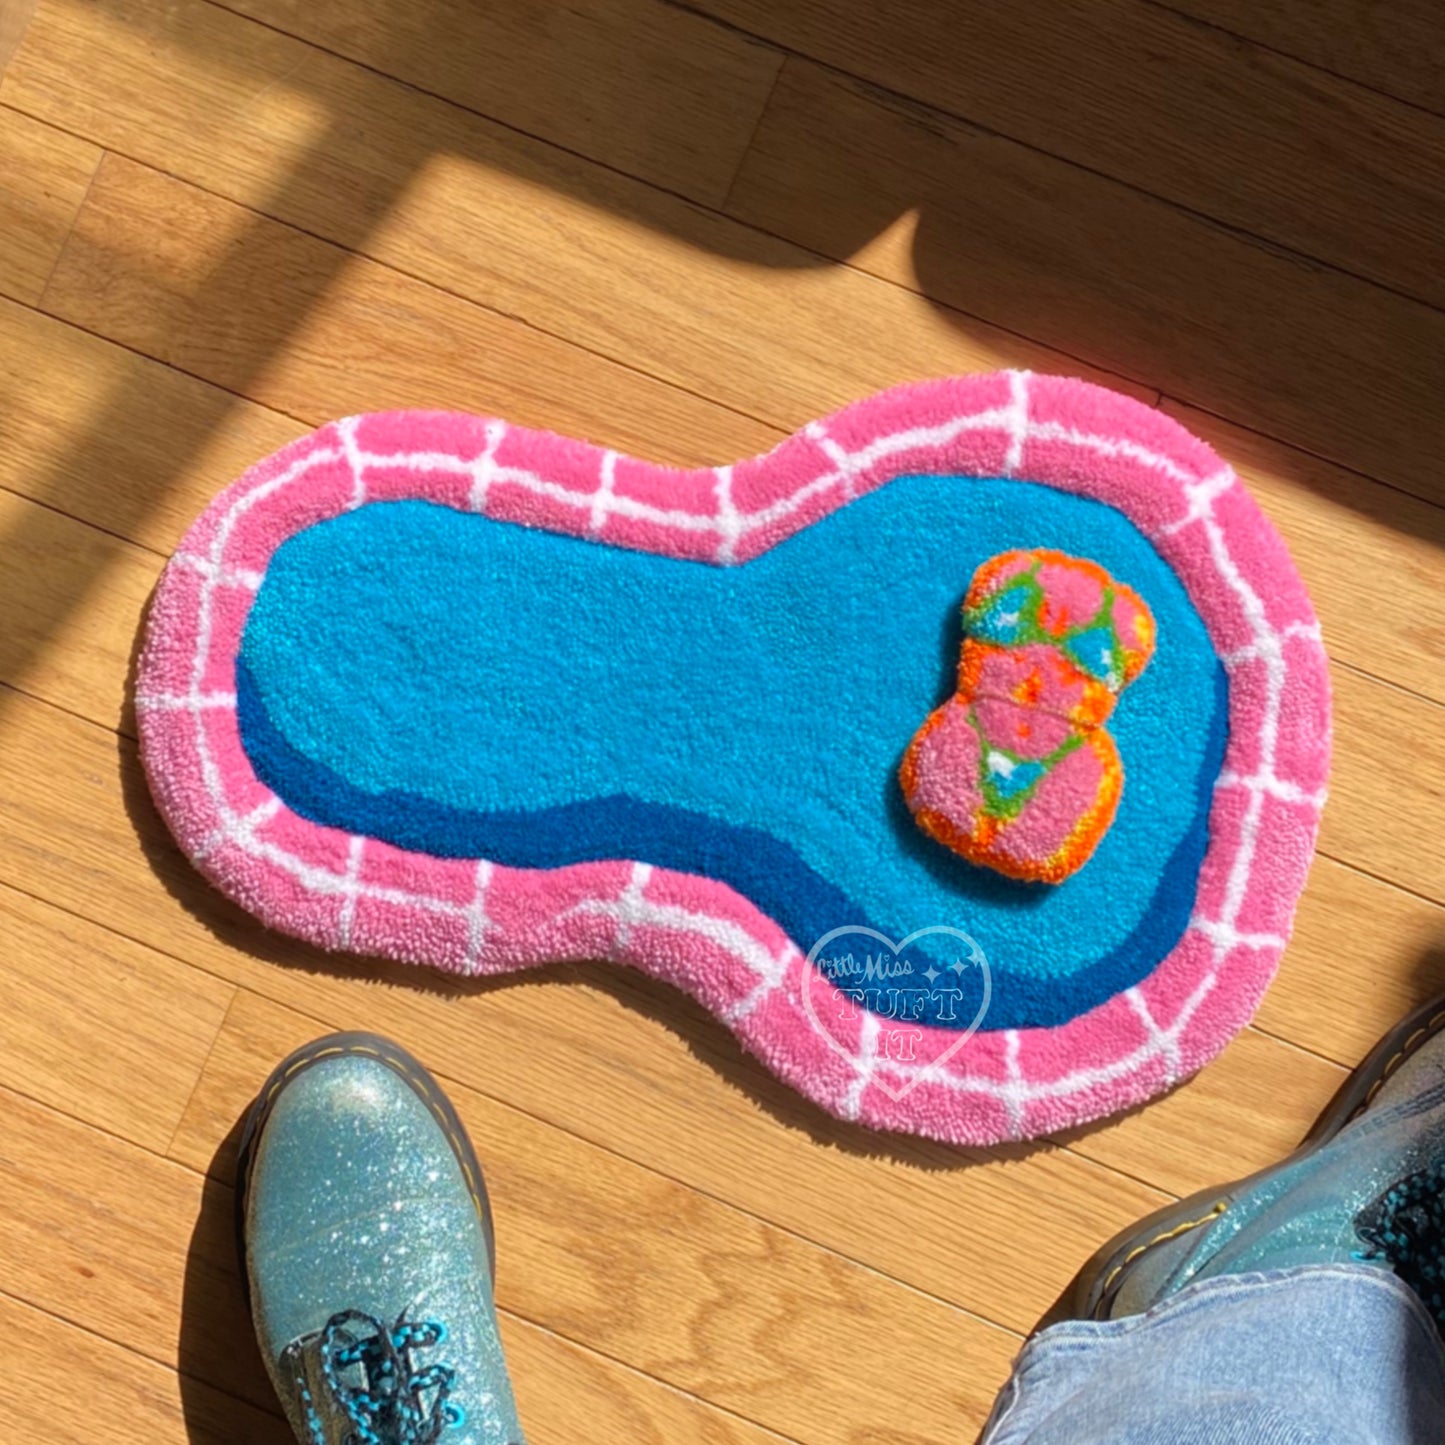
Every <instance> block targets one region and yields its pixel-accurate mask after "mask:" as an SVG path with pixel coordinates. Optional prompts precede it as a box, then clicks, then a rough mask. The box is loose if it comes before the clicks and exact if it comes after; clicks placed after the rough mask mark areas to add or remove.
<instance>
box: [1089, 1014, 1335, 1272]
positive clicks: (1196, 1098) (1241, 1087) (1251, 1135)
mask: <svg viewBox="0 0 1445 1445" xmlns="http://www.w3.org/2000/svg"><path fill="white" fill-rule="evenodd" d="M1344 1076H1345V1070H1344V1069H1342V1068H1340V1067H1339V1065H1337V1064H1332V1063H1330V1062H1328V1061H1327V1060H1325V1059H1321V1058H1318V1057H1316V1056H1315V1055H1314V1054H1309V1053H1305V1052H1304V1051H1303V1050H1301V1049H1297V1048H1294V1047H1293V1046H1291V1045H1290V1044H1286V1043H1282V1042H1281V1041H1280V1040H1278V1039H1272V1038H1268V1037H1266V1036H1265V1035H1264V1034H1261V1033H1259V1032H1258V1031H1257V1030H1255V1029H1252V1028H1251V1029H1245V1030H1244V1032H1243V1033H1241V1034H1239V1035H1238V1036H1237V1037H1236V1038H1235V1039H1234V1041H1233V1042H1232V1043H1231V1044H1230V1045H1229V1046H1228V1047H1227V1048H1226V1049H1225V1051H1224V1052H1223V1053H1222V1054H1221V1055H1220V1056H1219V1058H1218V1059H1216V1060H1215V1062H1214V1063H1212V1064H1210V1065H1209V1066H1208V1067H1207V1068H1205V1069H1202V1070H1200V1072H1199V1073H1197V1074H1195V1075H1194V1077H1193V1078H1192V1079H1189V1080H1187V1081H1186V1082H1185V1083H1183V1084H1180V1085H1179V1087H1178V1088H1176V1089H1174V1090H1172V1091H1171V1092H1170V1093H1168V1094H1166V1095H1165V1096H1164V1097H1163V1098H1161V1099H1156V1100H1154V1101H1153V1102H1151V1103H1150V1104H1149V1105H1148V1106H1147V1107H1145V1108H1142V1109H1134V1110H1131V1111H1130V1112H1128V1113H1126V1114H1121V1115H1119V1116H1117V1117H1116V1118H1113V1119H1109V1120H1107V1121H1106V1122H1104V1123H1103V1124H1100V1125H1096V1126H1094V1127H1093V1128H1091V1129H1089V1130H1087V1131H1078V1132H1077V1133H1070V1134H1068V1135H1065V1136H1064V1137H1065V1138H1067V1139H1068V1140H1069V1142H1070V1143H1071V1145H1072V1147H1073V1148H1075V1149H1077V1150H1078V1151H1079V1153H1081V1154H1086V1155H1088V1157H1089V1158H1091V1159H1097V1160H1099V1162H1100V1163H1103V1164H1107V1165H1109V1166H1110V1167H1111V1168H1113V1169H1119V1170H1122V1171H1123V1172H1124V1173H1126V1174H1131V1175H1134V1176H1135V1177H1136V1178H1143V1179H1148V1180H1149V1181H1150V1182H1151V1183H1156V1184H1158V1185H1160V1186H1161V1187H1163V1188H1166V1189H1168V1190H1169V1191H1170V1192H1171V1193H1173V1194H1179V1195H1184V1194H1193V1193H1194V1192H1195V1191H1196V1190H1198V1189H1207V1188H1210V1187H1211V1186H1213V1185H1216V1184H1226V1183H1229V1182H1231V1181H1233V1180H1235V1179H1240V1178H1242V1177H1243V1176H1244V1175H1246V1174H1250V1173H1253V1172H1254V1171H1255V1170H1256V1169H1262V1168H1264V1167H1265V1165H1267V1164H1271V1163H1273V1162H1274V1161H1275V1160H1277V1159H1281V1158H1283V1157H1284V1156H1285V1155H1286V1154H1288V1153H1289V1152H1290V1150H1291V1149H1293V1148H1294V1147H1295V1146H1296V1145H1297V1144H1298V1143H1299V1141H1300V1140H1301V1139H1302V1138H1303V1137H1304V1135H1305V1133H1306V1131H1307V1130H1308V1129H1309V1126H1310V1125H1311V1124H1312V1123H1313V1122H1314V1120H1315V1118H1316V1116H1317V1115H1318V1114H1319V1112H1320V1111H1321V1110H1322V1109H1323V1108H1324V1106H1325V1105H1326V1104H1327V1103H1328V1102H1329V1100H1330V1096H1331V1095H1332V1094H1333V1093H1334V1091H1335V1090H1336V1089H1337V1088H1338V1087H1339V1084H1340V1081H1341V1079H1343V1078H1344ZM1100 1243H1101V1244H1102V1243H1103V1241H1102V1240H1100Z"/></svg>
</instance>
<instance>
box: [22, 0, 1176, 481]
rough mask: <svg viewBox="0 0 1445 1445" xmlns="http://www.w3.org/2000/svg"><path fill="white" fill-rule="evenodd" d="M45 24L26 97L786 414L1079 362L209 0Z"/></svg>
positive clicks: (116, 139) (111, 0)
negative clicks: (946, 381)
mask: <svg viewBox="0 0 1445 1445" xmlns="http://www.w3.org/2000/svg"><path fill="white" fill-rule="evenodd" d="M38 29H39V31H40V36H41V39H43V40H44V55H45V56H50V57H51V58H50V59H48V60H47V59H44V57H43V56H42V54H41V48H40V40H37V41H36V42H35V43H34V44H33V45H32V46H31V48H30V49H29V50H27V55H26V60H27V63H26V64H24V65H22V66H20V67H19V68H18V70H17V74H16V77H15V78H14V80H13V82H12V85H11V89H10V91H9V92H7V93H9V94H11V95H12V96H13V97H14V99H15V101H16V103H18V104H23V105H24V106H26V107H27V108H28V109H31V110H33V111H34V112H35V113H36V114H38V115H45V116H67V117H74V116H77V115H78V116H79V117H81V118H82V119H81V122H80V123H82V124H83V125H84V127H85V129H86V131H87V133H88V134H96V135H100V136H102V137H104V139H105V142H106V144H107V145H108V146H109V147H110V148H111V149H112V150H115V151H117V152H120V153H123V154H125V155H127V156H130V157H132V158H134V159H137V160H140V161H143V162H146V163H147V164H150V165H154V166H156V167H157V168H159V169H163V170H165V171H166V172H168V173H169V174H171V175H176V176H179V177H182V178H183V179H185V180H188V181H191V182H193V183H194V184H196V185H197V186H201V187H204V188H206V189H207V190H210V191H212V192H214V193H216V194H219V195H223V196H226V197H227V198H229V199H231V200H234V201H236V202H237V203H239V204H242V205H246V206H248V207H252V208H254V209H257V210H259V211H261V212H264V213H265V214H268V215H270V216H272V217H274V218H275V219H278V220H281V221H284V222H286V223H288V224H290V225H293V226H296V227H298V228H300V229H303V230H305V231H307V232H309V233H311V234H313V235H316V236H322V237H325V238H326V239H328V240H331V241H333V242H335V243H337V244H338V245H340V246H344V247H347V248H349V249H351V250H354V251H357V252H360V253H362V254H365V255H367V256H370V257H372V258H373V259H375V260H378V261H381V262H383V263H385V264H387V265H388V266H392V267H395V268H397V269H399V270H402V271H404V272H406V273H408V274H410V275H412V276H415V277H418V278H421V279H423V280H426V281H429V282H431V283H433V284H434V285H436V286H438V287H441V288H443V289H445V290H447V291H450V292H453V293H455V294H457V295H459V296H463V297H466V298H467V299H469V300H472V301H475V302H477V303H478V304H480V305H483V306H486V307H489V308H492V309H494V310H497V311H500V312H503V313H505V314H506V315H507V316H512V317H518V318H521V319H523V320H525V321H527V322H529V323H531V324H532V325H534V326H536V327H538V328H539V329H541V330H543V331H546V332H547V333H548V334H549V335H551V336H555V337H560V338H562V339H565V340H568V341H573V342H575V343H577V344H578V345H581V346H585V347H586V348H588V349H589V350H592V351H595V352H598V353H599V354H601V355H605V356H608V357H611V358H614V359H617V360H620V361H622V362H624V363H626V364H627V365H629V366H633V367H637V368H640V369H642V370H645V371H646V372H647V373H648V374H649V375H652V376H657V377H662V378H665V379H667V380H669V381H672V382H674V383H675V384H676V385H678V386H680V387H684V388H686V389H687V390H689V391H694V392H698V393H700V394H703V395H706V396H709V397H712V398H714V399H717V400H721V401H724V402H726V403H727V404H728V405H730V406H732V407H734V408H735V409H737V410H739V411H742V412H745V413H746V414H748V415H750V416H755V417H759V418H761V419H763V420H765V421H768V422H770V423H772V424H774V425H776V426H779V427H785V428H793V427H797V426H800V425H802V424H803V423H805V422H806V421H809V420H811V419H812V418H813V417H815V416H817V415H819V414H821V413H824V412H827V411H829V410H831V409H833V408H834V407H837V406H840V405H842V404H843V403H845V402H847V401H851V400H853V399H854V398H855V397H857V396H859V395H863V394H865V393H867V392H869V391H872V390H876V389H878V388H880V387H883V386H887V385H889V384H891V383H894V382H897V381H901V380H906V379H911V378H914V377H917V376H919V375H920V374H945V373H948V372H950V371H977V370H986V369H989V368H993V367H998V366H1005V365H1017V366H1025V367H1031V368H1033V369H1035V370H1046V371H1060V370H1073V371H1078V370H1079V369H1080V364H1079V363H1077V362H1075V361H1073V360H1071V359H1070V358H1068V357H1065V356H1061V355H1059V354H1057V353H1052V352H1050V351H1048V350H1047V349H1046V348H1042V347H1039V346H1037V345H1035V344H1033V343H1031V342H1027V341H1024V340H1022V339H1020V338H1018V337H1016V336H1012V335H1009V334H1008V333H1006V332H1003V331H1000V330H998V329H997V328H994V327H990V326H987V325H984V324H983V323H980V322H977V321H974V320H972V319H971V318H966V317H961V316H956V315H951V314H949V313H947V312H940V311H939V310H938V308H936V307H935V306H932V305H928V304H926V303H922V302H920V300H919V298H918V297H917V296H915V295H911V294H909V293H908V292H906V291H903V290H901V289H900V288H898V287H895V286H890V285H885V284H881V283H880V282H879V281H878V280H877V279H876V278H874V277H871V276H867V275H864V274H862V273H861V272H859V271H857V270H855V269H852V268H847V267H827V268H821V269H820V267H819V265H818V258H817V257H816V256H815V255H813V254H811V253H809V252H806V251H804V250H802V249H800V248H799V247H797V246H793V245H790V244H788V243H787V242H783V241H779V240H777V239H775V238H773V237H770V236H766V235H763V234H761V233H759V232H758V231H756V230H754V229H753V228H751V227H748V226H744V225H741V224H739V223H738V222H736V221H732V220H728V219H726V218H724V217H722V216H719V215H717V214H715V213H713V212H710V211H705V210H703V209H701V208H699V207H697V206H694V205H690V204H688V203H686V202H684V201H682V200H679V199H678V198H676V197H674V196H670V195H666V194H663V193H662V192H659V191H657V190H655V189H653V188H651V187H649V186H645V185H642V184H640V183H638V182H637V181H635V180H632V179H629V178H627V177H625V176H620V175H618V174H616V173H615V172H612V171H609V170H606V169H604V168H602V167H600V166H597V165H594V164H590V163H588V162H586V161H584V160H581V159H579V158H578V157H576V156H573V155H569V154H567V153H565V152H562V151H559V150H557V149H556V148H555V147H552V146H548V145H545V144H542V143H540V142H538V141H536V140H534V139H532V138H530V137H527V136H522V135H518V134H517V133H516V132H514V131H511V130H508V129H507V128H505V127H503V126H499V125H496V124H495V123H492V122H489V121H485V120H482V119H480V118H478V117H476V116H474V115H471V114H469V113H468V112H465V111H461V110H459V109H457V107H455V106H451V105H447V104H445V103H443V102H440V101H437V100H435V99H433V98H430V97H427V96H425V95H421V94H419V93H418V92H416V91H414V90H411V89H408V88H406V87H404V86H401V85H398V84H396V83H395V82H393V81H389V80H387V79H385V78H383V77H381V76H378V75H375V74H373V73H371V72H369V71H366V70H363V69H361V68H360V67H358V66H356V65H353V64H350V63H347V62H345V61H341V60H338V59H336V58H335V57H334V56H329V55H325V54H322V53H320V52H317V51H315V50H312V49H310V48H309V47H306V46H304V45H301V44H299V43H296V42H285V41H284V38H283V37H279V36H277V35H276V34H275V33H274V32H271V31H268V30H265V29H264V28H262V27H261V26H259V25H255V24H253V23H250V22H248V21H245V20H243V19H240V18H238V17H236V16H234V15H230V14H227V13H226V12H224V11H220V10H217V9H216V8H215V7H214V6H211V5H207V4H203V3H201V0H180V3H178V4H176V5H174V6H167V7H164V8H163V9H157V8H156V7H155V6H149V5H143V4H140V3H137V0H101V3H99V4H85V5H78V6H73V7H72V6H68V5H64V4H61V5H54V6H49V7H47V9H46V10H45V12H43V15H42V19H41V22H40V23H39V26H38ZM198 30H200V31H203V33H204V35H205V36H206V43H207V46H208V47H210V48H213V49H215V50H216V51H219V52H224V53H226V54H237V55H241V56H244V57H246V59H247V64H248V67H249V71H248V80H249V82H250V83H249V85H248V88H247V90H246V92H245V93H244V96H242V95H240V94H237V95H236V96H235V98H234V99H232V98H231V95H230V94H229V93H228V92H224V91H223V96H225V99H226V102H227V103H222V104H218V103H217V100H216V97H215V96H214V95H213V94H212V93H211V91H210V89H209V88H208V87H207V86H205V85H203V84H201V83H199V82H198V80H197V79H195V78H194V77H192V76H191V72H190V71H189V70H188V69H187V68H186V67H185V66H184V65H183V63H182V59H181V57H182V56H183V54H184V51H185V48H186V44H187V40H188V39H189V40H190V42H191V43H194V36H193V34H192V32H194V31H198ZM52 32H53V34H52ZM117 51H118V52H119V55H120V57H121V58H122V59H123V61H124V74H125V77H126V81H127V83H126V84H125V85H124V86H123V87H117V88H116V89H114V90H112V91H110V92H109V93H107V95H106V96H104V97H103V98H102V97H97V96H95V95H93V94H92V93H91V91H90V90H89V88H88V87H86V86H85V85H84V83H83V80H82V75H83V71H84V68H85V66H86V65H87V64H93V65H96V66H104V65H107V64H115V63H116V62H115V59H114V56H115V53H116V52H117ZM108 57H110V58H109V59H108ZM177 73H179V75H180V77H181V81H180V83H177V81H176V80H174V79H173V76H175V75H176V74H177ZM264 77H270V78H271V81H270V83H269V84H268V83H265V82H264V79H263V78H264ZM188 82H189V83H188ZM178 111H179V114H178ZM318 115H320V116H324V117H326V120H325V122H324V136H323V137H318V136H317V133H316V132H317V116H318ZM178 125H180V127H181V128H180V130H179V132H178ZM143 223H146V224H148V223H149V222H148V221H146V222H143ZM720 257H725V258H726V261H725V262H721V261H720V260H719V258H720ZM125 264H126V261H125V258H123V257H114V258H112V259H111V262H110V267H109V270H110V271H111V272H116V271H118V270H120V268H121V267H122V266H124V265H125ZM1085 370H1086V374H1087V368H1085ZM1093 374H1094V375H1095V377H1096V379H1099V380H1105V381H1109V380H1111V378H1108V377H1106V376H1104V375H1103V374H1102V373H1093ZM1112 380H1113V381H1114V384H1116V385H1119V384H1122V385H1124V386H1125V388H1126V389H1129V387H1128V384H1127V383H1120V382H1119V381H1118V379H1117V378H1113V379H1112ZM1133 390H1134V391H1135V392H1136V394H1138V395H1140V396H1142V397H1143V398H1144V399H1146V400H1152V399H1153V397H1154V395H1155V393H1154V392H1153V390H1152V389H1150V388H1146V387H1138V388H1133ZM725 459H728V458H723V457H719V456H713V457H710V458H709V460H725Z"/></svg>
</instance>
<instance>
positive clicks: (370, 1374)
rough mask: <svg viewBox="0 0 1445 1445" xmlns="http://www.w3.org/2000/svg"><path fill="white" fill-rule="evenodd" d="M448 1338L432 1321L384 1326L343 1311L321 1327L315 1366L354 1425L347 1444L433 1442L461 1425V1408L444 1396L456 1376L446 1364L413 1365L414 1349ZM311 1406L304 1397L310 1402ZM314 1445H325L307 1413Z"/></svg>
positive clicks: (419, 1444)
mask: <svg viewBox="0 0 1445 1445" xmlns="http://www.w3.org/2000/svg"><path fill="white" fill-rule="evenodd" d="M446 1338H447V1331H446V1326H445V1325H443V1324H441V1323H440V1322H439V1321H437V1320H408V1319H407V1318H406V1316H405V1314H404V1313H403V1314H402V1315H401V1316H400V1317H399V1318H398V1319H397V1321H396V1323H395V1324H393V1325H386V1324H384V1323H383V1322H382V1321H381V1320H379V1319H376V1318H374V1317H373V1316H372V1315H368V1314H363V1313H362V1312H361V1311H360V1310H342V1311H341V1312H340V1313H339V1314H334V1315H332V1317H331V1318H330V1319H329V1320H328V1321H327V1322H326V1326H325V1328H324V1329H323V1330H322V1332H321V1341H320V1350H321V1370H322V1374H323V1375H324V1377H325V1379H326V1383H327V1385H328V1387H329V1388H330V1390H331V1393H332V1396H333V1398H334V1399H335V1401H336V1404H337V1405H338V1406H339V1407H340V1408H341V1410H342V1411H343V1412H344V1413H345V1415H346V1417H347V1419H348V1420H350V1422H351V1425H352V1429H351V1431H350V1433H349V1434H348V1435H347V1437H346V1442H345V1445H432V1442H434V1441H436V1440H439V1439H440V1438H441V1435H442V1432H443V1431H444V1430H446V1429H448V1428H449V1427H451V1426H456V1425H460V1424H462V1423H463V1422H464V1421H465V1419H466V1413H465V1412H464V1411H463V1410H462V1408H461V1406H460V1405H458V1404H456V1403H455V1402H453V1401H452V1400H450V1399H449V1398H448V1397H449V1396H450V1394H451V1389H452V1380H453V1378H454V1376H455V1374H456V1371H455V1370H453V1369H452V1368H451V1367H450V1366H449V1365H443V1364H439V1363H432V1364H426V1365H418V1363H417V1362H416V1361H415V1359H414V1358H413V1355H414V1352H415V1351H418V1350H431V1349H435V1348H436V1347H437V1346H438V1345H441V1344H444V1343H445V1342H446ZM308 1404H309V1402H308ZM311 1429H312V1434H313V1441H314V1445H325V1442H324V1441H323V1440H322V1439H321V1436H320V1434H319V1429H320V1425H319V1421H317V1420H316V1419H315V1417H314V1415H313V1418H312V1423H311Z"/></svg>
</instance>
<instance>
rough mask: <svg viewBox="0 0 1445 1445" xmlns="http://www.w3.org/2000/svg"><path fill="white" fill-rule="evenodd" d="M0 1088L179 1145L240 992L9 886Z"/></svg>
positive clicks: (2, 923)
mask: <svg viewBox="0 0 1445 1445" xmlns="http://www.w3.org/2000/svg"><path fill="white" fill-rule="evenodd" d="M0 993H3V994H4V998H5V1007H4V1009H3V1010H0V1084H4V1085H5V1086H7V1087H9V1088H11V1089H14V1090H16V1091H18V1092H19V1093H22V1094H25V1095H27V1096H28V1097H29V1098H32V1099H38V1100H40V1101H41V1102H43V1103H46V1104H50V1105H52V1106H53V1107H55V1108H57V1109H60V1110H63V1111H64V1112H65V1113H67V1114H72V1115H74V1116H75V1117H76V1118H78V1119H83V1120H85V1121H87V1122H88V1123H91V1124H95V1125H97V1126H98V1127H100V1128H102V1129H105V1130H108V1131H109V1132H111V1133H114V1134H120V1135H121V1136H123V1137H124V1138H126V1139H129V1140H131V1141H132V1142H133V1143H136V1144H140V1145H143V1146H144V1147H145V1148H147V1149H154V1150H157V1151H163V1150H164V1149H165V1148H166V1146H167V1145H168V1144H169V1143H170V1140H171V1136H172V1134H174V1133H175V1130H176V1126H177V1125H178V1124H179V1123H180V1119H181V1114H182V1112H183V1111H184V1109H185V1107H186V1101H187V1099H189V1097H190V1094H191V1090H192V1089H193V1088H195V1086H196V1083H197V1081H198V1080H199V1078H200V1075H201V1066H202V1065H203V1064H204V1063H205V1061H206V1055H207V1053H208V1052H209V1050H210V1047H211V1044H212V1043H213V1042H214V1041H215V1038H216V1034H217V1033H218V1032H219V1030H220V1027H221V1021H222V1019H223V1018H224V1017H225V1014H226V1009H227V1007H228V1006H229V1004H230V1001H231V997H232V995H233V994H234V993H235V989H234V988H232V987H231V985H229V984H225V983H222V982H220V981H219V980H217V979H214V978H212V977H210V976H209V975H207V974H203V973H200V972H198V971H197V970H196V969H193V968H188V967H187V966H186V965H184V964H181V963H177V962H176V961H175V960H174V959H171V958H166V957H164V956H163V955H161V954H158V953H154V952H152V951H151V950H150V949H148V948H142V947H141V946H139V945H138V944H134V943H131V942H129V941H128V940H126V939H123V938H121V937H119V936H118V935H116V934H114V933H112V932H110V931H109V930H108V929H104V928H99V927H97V926H96V925H94V924H91V923H87V922H84V921H83V920H81V919H79V918H77V917H75V916H74V915H73V914H69V913H64V912H62V911H61V910H60V909H57V908H50V907H48V906H47V905H45V904H43V903H40V902H38V901H37V900H35V899H34V898H31V897H30V896H29V895H27V894H24V893H18V892H16V891H15V890H13V889H11V888H6V887H4V886H3V885H0Z"/></svg>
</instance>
